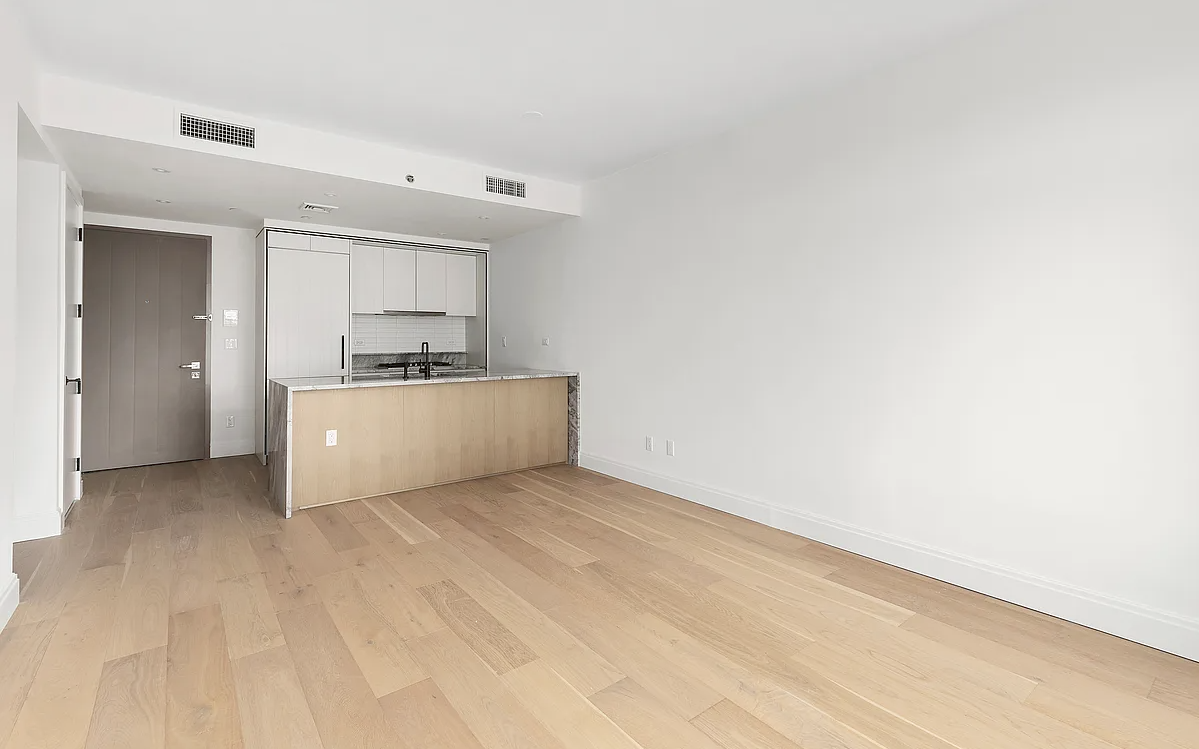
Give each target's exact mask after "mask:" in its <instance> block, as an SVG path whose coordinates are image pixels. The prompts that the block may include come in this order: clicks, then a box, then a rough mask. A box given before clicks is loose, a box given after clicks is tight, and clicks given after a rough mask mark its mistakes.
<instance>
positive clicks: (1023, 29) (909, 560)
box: [492, 0, 1199, 658]
mask: <svg viewBox="0 0 1199 749" xmlns="http://www.w3.org/2000/svg"><path fill="white" fill-rule="evenodd" d="M1195 28H1199V4H1196V3H1194V2H1193V0H1144V1H1143V2H1138V3H1132V2H1126V1H1122V0H1071V1H1069V2H1051V3H1042V4H1038V5H1037V6H1036V7H1033V8H1030V9H1029V10H1027V11H1025V12H1022V13H1021V14H1019V15H1017V16H1014V17H1011V18H1009V19H1006V20H1005V21H1003V22H1000V23H997V24H995V25H993V26H991V27H988V28H987V29H984V30H980V31H978V32H976V33H974V34H972V35H970V36H968V37H961V38H959V39H957V40H955V41H954V42H953V43H951V44H947V45H944V46H941V47H939V48H937V49H936V50H933V51H930V52H928V53H927V54H924V55H922V56H920V57H919V58H915V59H911V60H908V61H906V62H904V63H902V64H900V65H897V66H894V67H892V68H890V69H888V70H885V71H878V72H876V73H875V74H873V75H871V76H870V77H868V78H864V79H861V80H858V81H856V82H854V83H853V84H851V85H848V86H846V87H843V88H841V89H839V90H838V91H836V92H832V93H830V94H827V95H826V96H824V97H823V98H821V99H820V100H818V101H812V102H808V103H806V104H803V105H799V106H797V107H795V108H793V109H792V110H790V111H786V112H782V113H779V114H778V115H776V116H774V117H772V118H771V119H769V120H767V121H764V122H760V123H757V124H754V125H751V126H748V127H745V128H742V129H739V130H736V131H733V132H730V133H727V134H725V135H723V136H721V137H719V138H716V139H713V140H709V141H707V142H704V143H700V144H697V145H694V146H691V147H688V148H685V149H682V150H678V151H675V152H673V153H670V154H667V155H664V156H661V157H659V158H657V159H655V160H652V161H650V162H648V163H644V164H641V165H639V166H637V167H634V168H631V169H629V170H626V171H624V172H621V173H618V174H616V175H613V176H611V177H609V178H605V179H604V180H601V181H599V182H597V183H594V184H592V185H589V186H587V187H586V188H585V190H584V209H585V210H584V214H583V216H584V217H583V218H581V219H572V220H571V221H570V222H568V223H566V224H563V225H560V226H555V227H550V228H547V229H544V230H541V231H539V232H537V233H532V234H529V235H525V236H522V237H518V238H515V239H513V240H510V241H507V242H502V243H498V244H496V245H495V246H494V247H493V252H492V262H493V273H494V276H493V281H492V312H493V315H494V321H493V325H492V335H493V336H494V340H493V342H492V352H493V354H494V355H495V356H496V357H497V359H502V360H504V361H505V363H519V364H526V365H532V366H545V367H568V368H572V369H576V368H577V369H578V370H580V371H581V373H582V382H581V386H582V390H581V393H582V440H583V443H582V449H583V453H584V457H583V462H584V465H589V466H592V467H595V468H597V469H599V470H603V471H606V472H609V473H612V474H615V475H618V476H622V477H626V478H630V479H632V480H636V481H640V482H642V483H645V484H648V485H651V486H655V487H658V488H661V489H664V490H667V491H671V492H674V493H677V494H681V495H682V496H685V497H689V498H691V499H694V500H696V501H700V502H705V503H708V504H712V505H716V506H721V507H723V508H726V509H729V510H731V511H734V512H738V513H740V514H743V515H746V516H749V517H753V518H755V519H759V520H762V521H763V522H768V523H772V524H774V525H777V526H780V527H784V528H787V529H790V530H793V531H796V532H799V533H802V534H804V535H808V536H812V537H815V538H818V539H821V540H825V541H828V542H830V543H834V544H837V545H840V546H843V547H845V548H849V549H852V550H855V551H859V552H862V553H865V554H868V555H870V556H874V557H876V558H879V559H883V560H885V561H888V562H892V563H895V564H899V565H902V566H906V567H909V568H911V569H915V570H918V571H921V572H925V573H927V574H931V575H933V576H936V577H940V578H942V579H946V580H949V581H951V582H955V583H958V584H962V585H965V586H968V587H973V588H975V589H978V590H982V591H984V592H987V593H991V594H993V595H997V596H1000V597H1004V598H1007V599H1009V600H1013V601H1016V602H1018V603H1022V604H1024V605H1029V606H1031V607H1034V608H1038V609H1041V610H1044V611H1048V612H1050V613H1053V614H1056V615H1059V616H1063V617H1065V618H1069V619H1073V620H1075V621H1079V622H1082V623H1085V624H1088V625H1091V626H1094V627H1097V628H1099V629H1104V630H1107V631H1110V632H1114V633H1116V634H1120V635H1123V636H1126V637H1129V638H1131V639H1136V640H1140V641H1142V642H1146V643H1149V644H1151V645H1155V646H1157V647H1160V648H1162V649H1166V650H1171V651H1173V652H1176V653H1180V654H1184V655H1188V656H1190V657H1192V658H1199V585H1197V584H1196V582H1195V570H1199V544H1197V543H1196V542H1195V532H1196V529H1197V528H1199V502H1196V501H1195V498H1196V497H1197V496H1199V460H1197V459H1196V455H1199V251H1197V248H1199V221H1197V220H1196V216H1199V212H1197V206H1199V139H1197V138H1196V133H1199V97H1197V96H1196V95H1195V92H1196V91H1199V45H1196V44H1195V42H1194V34H1193V31H1194V29H1195ZM500 336H507V337H508V341H509V346H508V348H506V349H505V348H501V347H500V345H499V338H500ZM546 336H548V337H550V339H551V343H552V344H553V345H552V346H551V347H549V348H545V347H542V346H541V345H540V340H541V339H542V338H543V337H546ZM646 435H654V436H656V437H657V438H658V440H659V443H658V444H659V445H661V440H663V439H666V438H670V439H674V440H676V441H677V444H678V457H675V458H667V457H666V456H665V454H664V453H663V452H661V451H659V452H657V453H647V452H646V451H645V450H644V437H645V436H646ZM659 450H661V448H659Z"/></svg>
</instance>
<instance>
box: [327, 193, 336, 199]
mask: <svg viewBox="0 0 1199 749" xmlns="http://www.w3.org/2000/svg"><path fill="white" fill-rule="evenodd" d="M325 197H326V198H336V197H337V193H335V192H327V193H325Z"/></svg>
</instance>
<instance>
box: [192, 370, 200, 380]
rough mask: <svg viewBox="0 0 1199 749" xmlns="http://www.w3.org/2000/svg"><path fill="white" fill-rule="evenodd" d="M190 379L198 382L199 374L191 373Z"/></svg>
mask: <svg viewBox="0 0 1199 749" xmlns="http://www.w3.org/2000/svg"><path fill="white" fill-rule="evenodd" d="M192 379H193V380H198V379H200V373H199V372H192Z"/></svg>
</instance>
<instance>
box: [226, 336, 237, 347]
mask: <svg viewBox="0 0 1199 749" xmlns="http://www.w3.org/2000/svg"><path fill="white" fill-rule="evenodd" d="M225 348H227V349H236V348H237V339H236V338H226V339H225Z"/></svg>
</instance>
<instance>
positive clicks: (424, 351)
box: [420, 341, 433, 380]
mask: <svg viewBox="0 0 1199 749" xmlns="http://www.w3.org/2000/svg"><path fill="white" fill-rule="evenodd" d="M420 354H421V356H422V357H424V359H425V361H424V363H423V364H421V369H423V370H424V371H425V379H426V380H428V379H430V378H431V377H433V363H432V362H430V361H429V342H428V341H424V342H423V343H421V345H420Z"/></svg>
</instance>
